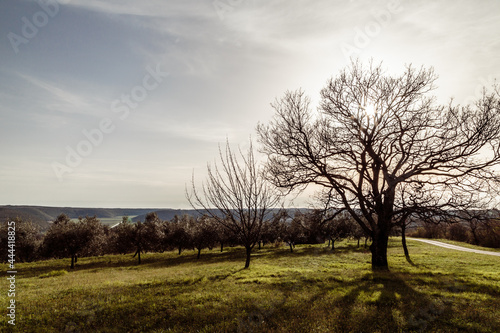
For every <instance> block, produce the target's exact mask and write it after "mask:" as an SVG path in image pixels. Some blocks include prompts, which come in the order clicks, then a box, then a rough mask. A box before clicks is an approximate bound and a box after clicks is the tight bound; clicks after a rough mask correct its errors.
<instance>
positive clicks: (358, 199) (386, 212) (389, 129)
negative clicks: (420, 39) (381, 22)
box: [258, 61, 500, 270]
mask: <svg viewBox="0 0 500 333" xmlns="http://www.w3.org/2000/svg"><path fill="white" fill-rule="evenodd" d="M436 78H437V76H436V75H435V74H434V71H433V69H425V68H421V69H415V68H414V67H412V66H411V65H409V66H407V67H406V69H405V70H404V71H403V73H402V74H401V75H391V74H387V73H386V72H384V70H383V68H382V66H381V65H374V64H373V63H372V62H370V64H369V65H368V66H367V67H366V66H365V67H364V66H363V65H362V64H360V63H359V62H357V61H353V62H352V63H351V65H350V66H349V67H347V68H346V69H344V70H342V71H341V72H340V73H339V75H338V76H337V77H336V78H332V79H330V80H329V81H328V82H327V84H326V87H325V88H324V89H323V90H321V101H320V104H319V108H318V112H314V111H312V110H311V108H310V100H309V98H307V97H306V96H304V93H303V92H302V91H295V92H286V93H285V95H284V96H283V97H282V98H281V99H277V100H276V102H275V103H273V104H272V106H273V107H274V109H275V111H276V113H275V116H274V119H272V120H271V121H270V122H269V123H268V124H260V125H259V126H258V133H259V139H260V142H261V144H262V148H261V149H262V152H264V153H265V154H267V156H268V162H267V178H268V179H269V180H270V181H271V182H272V183H273V184H274V185H276V186H278V187H281V188H286V189H288V190H290V191H291V190H294V189H303V188H305V187H306V186H307V185H309V184H315V185H318V186H319V187H320V188H322V189H323V190H324V191H325V192H330V191H331V192H332V194H333V201H332V204H333V206H334V207H337V208H345V209H346V210H347V211H348V212H349V214H350V215H351V216H352V218H353V219H354V220H355V221H356V222H357V223H358V224H359V225H360V227H361V228H362V229H363V230H364V232H365V234H366V235H368V236H370V237H371V239H372V244H371V245H370V250H371V254H372V269H373V270H376V269H385V270H387V269H388V264H387V245H388V238H389V234H390V232H391V230H392V229H393V228H394V227H395V226H398V225H400V219H401V218H402V217H404V216H405V214H408V209H410V211H411V213H412V214H413V213H414V212H415V211H416V210H417V208H418V210H419V211H420V212H421V213H422V212H424V211H426V210H427V209H429V210H433V211H440V212H446V211H450V210H454V209H461V208H464V207H466V208H467V209H472V208H473V207H474V206H481V207H484V205H485V204H489V203H488V202H486V201H488V199H489V198H492V197H493V198H494V197H496V196H495V195H492V194H493V191H497V185H498V180H499V176H498V173H496V172H495V167H497V166H498V165H499V164H500V110H499V105H500V102H499V100H500V96H499V95H498V89H497V90H496V93H493V94H487V93H484V94H483V96H482V97H481V98H479V99H478V100H477V102H476V103H475V104H474V105H464V106H460V105H454V104H453V103H452V101H450V103H449V104H448V105H439V104H437V103H436V99H435V98H434V97H433V96H432V95H431V92H432V90H433V89H434V88H435V87H434V82H435V80H436ZM403 188H406V189H407V192H408V193H414V194H416V195H414V196H413V198H412V200H411V201H412V202H411V204H405V200H401V197H400V194H401V191H402V189H403ZM410 188H411V190H410ZM496 193H498V192H496ZM404 199H408V198H404Z"/></svg>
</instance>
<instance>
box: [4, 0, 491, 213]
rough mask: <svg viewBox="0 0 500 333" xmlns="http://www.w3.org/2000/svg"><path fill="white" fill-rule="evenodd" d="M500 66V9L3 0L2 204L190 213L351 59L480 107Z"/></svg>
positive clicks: (260, 1) (463, 4)
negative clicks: (236, 161) (297, 102)
mask: <svg viewBox="0 0 500 333" xmlns="http://www.w3.org/2000/svg"><path fill="white" fill-rule="evenodd" d="M499 54H500V1H498V0H490V1H488V0H482V1H463V0H458V1H457V0H454V1H451V0H449V1H448V0H446V1H408V0H406V1H404V0H401V1H394V0H390V1H369V0H342V1H332V0H316V1H314V0H310V1H308V0H298V1H281V0H280V1H278V0H215V1H214V0H184V1H181V0H177V1H173V0H141V1H133V0H107V1H99V0H59V1H57V0H40V1H21V0H2V1H1V2H0V101H1V102H0V156H1V157H0V158H1V159H0V162H1V163H0V205H43V206H76V207H122V208H132V207H134V208H189V207H190V206H189V203H188V202H187V200H186V197H185V189H186V186H188V187H189V186H190V183H191V179H192V175H193V173H194V175H195V179H196V180H197V181H200V182H201V181H202V180H203V178H204V175H205V173H206V166H207V163H208V162H210V163H213V161H214V160H215V159H216V158H217V156H218V145H219V144H224V142H225V141H226V140H228V141H229V142H230V144H231V146H232V147H233V148H234V147H237V146H240V147H242V149H245V148H247V147H248V145H249V140H250V138H251V139H252V140H253V141H256V139H257V134H256V132H255V128H256V125H257V124H258V123H259V122H261V123H265V122H266V121H268V120H269V119H271V117H272V115H273V109H272V107H271V105H270V103H272V102H273V101H274V100H275V99H276V98H279V97H280V96H282V95H283V94H284V92H286V91H287V90H295V89H299V88H302V89H303V90H304V91H305V92H306V94H307V95H309V96H310V97H311V100H312V102H313V106H314V104H315V103H317V102H318V100H319V93H320V90H321V88H323V87H324V86H325V84H326V82H327V80H328V79H329V78H331V77H335V75H336V74H337V73H338V72H339V71H340V70H341V69H343V68H345V67H346V66H347V65H348V64H349V62H350V58H351V57H353V58H359V59H360V60H362V61H368V60H369V59H373V60H375V61H376V62H380V61H381V62H383V66H384V67H385V68H387V70H388V71H390V72H395V73H397V72H401V71H402V70H403V69H404V66H405V64H410V63H411V64H413V65H415V66H418V67H419V66H425V67H431V66H432V67H434V69H435V72H436V73H437V74H438V75H439V79H438V81H437V82H436V84H437V86H438V89H437V90H436V91H435V94H436V96H437V98H438V100H439V101H441V102H443V103H447V102H448V101H449V99H450V98H454V100H455V101H456V102H458V103H470V102H471V101H473V100H474V98H476V97H477V96H478V95H479V94H480V92H481V89H482V87H483V86H487V87H488V86H491V84H492V83H493V81H494V79H495V78H500V62H499V61H498V55H499ZM254 146H258V145H257V144H256V143H254ZM306 197H307V196H305V195H303V196H299V197H297V198H295V199H294V200H295V201H293V202H289V204H290V205H295V206H301V205H304V204H305V203H306V202H307V198H306Z"/></svg>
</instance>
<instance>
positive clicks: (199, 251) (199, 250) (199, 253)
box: [196, 248, 201, 259]
mask: <svg viewBox="0 0 500 333" xmlns="http://www.w3.org/2000/svg"><path fill="white" fill-rule="evenodd" d="M200 255H201V248H200V249H198V257H196V259H200Z"/></svg>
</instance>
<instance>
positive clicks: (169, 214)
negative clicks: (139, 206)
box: [132, 209, 199, 222]
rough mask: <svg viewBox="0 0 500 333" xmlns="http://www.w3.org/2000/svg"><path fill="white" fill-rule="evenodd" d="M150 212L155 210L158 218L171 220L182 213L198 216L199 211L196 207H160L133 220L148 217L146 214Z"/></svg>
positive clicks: (141, 219)
mask: <svg viewBox="0 0 500 333" xmlns="http://www.w3.org/2000/svg"><path fill="white" fill-rule="evenodd" d="M149 212H155V213H156V215H158V218H159V219H160V220H163V221H171V220H172V219H173V218H174V216H175V215H177V216H179V217H180V216H182V215H193V216H198V215H199V214H198V212H196V211H195V210H194V209H159V210H150V211H148V212H146V213H144V214H141V215H137V216H136V217H134V218H133V219H132V221H133V222H137V221H143V222H144V220H145V219H146V215H147V214H148V213H149Z"/></svg>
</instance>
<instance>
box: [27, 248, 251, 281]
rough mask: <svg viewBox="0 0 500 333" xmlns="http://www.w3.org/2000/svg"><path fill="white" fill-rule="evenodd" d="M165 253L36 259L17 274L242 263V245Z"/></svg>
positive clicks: (29, 276)
mask: <svg viewBox="0 0 500 333" xmlns="http://www.w3.org/2000/svg"><path fill="white" fill-rule="evenodd" d="M172 253H173V252H168V253H146V254H143V255H142V260H141V261H142V262H141V264H138V263H137V259H136V258H133V255H132V254H131V253H129V254H124V255H111V256H102V257H83V258H79V259H78V261H77V263H76V264H75V268H74V269H70V267H69V266H70V265H69V263H70V262H69V259H58V260H56V261H38V262H33V263H30V264H29V266H25V267H20V268H18V276H19V277H20V278H31V277H39V276H41V275H43V274H47V273H50V272H52V271H57V270H66V271H68V272H69V273H71V272H78V271H91V272H99V271H102V270H106V269H116V268H123V269H144V268H166V267H173V266H179V265H185V264H188V265H192V264H196V263H197V264H200V265H204V264H209V263H217V262H221V263H222V262H240V261H241V265H242V267H243V266H244V263H245V251H244V249H231V250H228V251H224V252H217V251H207V252H205V253H203V252H202V255H201V257H200V259H197V258H196V251H193V254H191V251H190V250H188V251H186V252H184V253H182V255H175V256H173V255H172Z"/></svg>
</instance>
